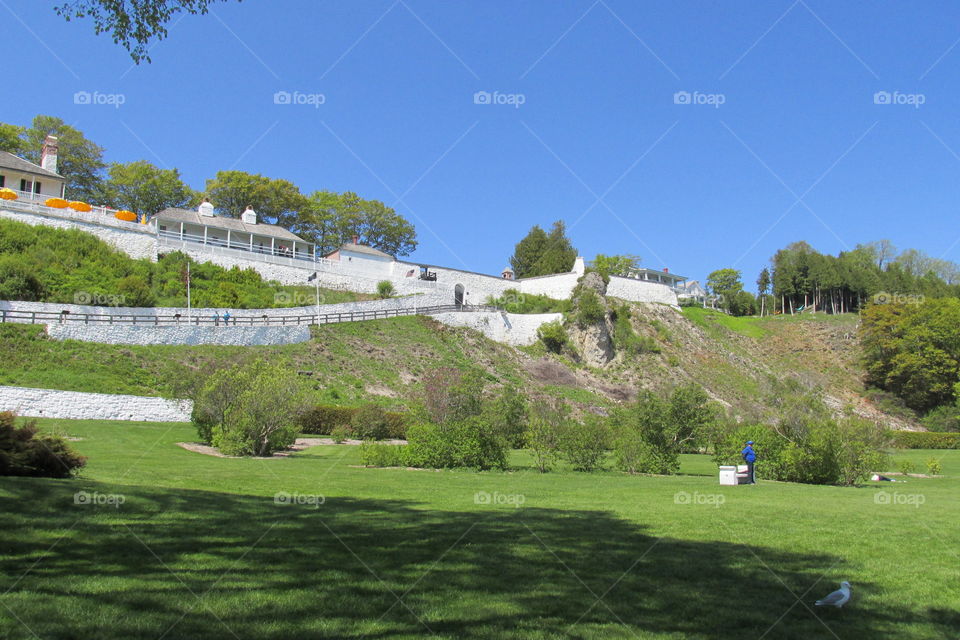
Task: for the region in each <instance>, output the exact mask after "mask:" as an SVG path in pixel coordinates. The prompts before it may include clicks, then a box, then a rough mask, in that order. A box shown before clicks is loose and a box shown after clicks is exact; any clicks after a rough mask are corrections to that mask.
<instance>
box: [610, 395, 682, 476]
mask: <svg viewBox="0 0 960 640" xmlns="http://www.w3.org/2000/svg"><path fill="white" fill-rule="evenodd" d="M611 424H612V426H613V430H614V434H615V435H614V439H613V445H614V457H615V459H616V461H617V467H618V468H619V469H620V470H622V471H626V472H627V473H657V474H670V473H676V472H677V471H678V470H679V468H680V451H679V447H678V446H677V445H676V442H675V433H674V431H673V425H672V424H671V422H670V405H669V404H668V402H667V401H666V400H665V399H663V398H660V397H658V396H655V395H654V394H652V393H650V392H645V393H641V394H640V396H639V397H638V398H637V402H636V403H634V404H633V405H632V406H630V407H627V408H625V409H621V410H620V411H617V412H616V413H615V414H614V415H613V418H612V420H611Z"/></svg>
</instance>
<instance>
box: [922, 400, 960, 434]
mask: <svg viewBox="0 0 960 640" xmlns="http://www.w3.org/2000/svg"><path fill="white" fill-rule="evenodd" d="M921 422H922V423H923V426H924V427H926V428H927V430H928V431H935V432H937V433H958V432H960V410H958V409H957V407H956V406H955V405H952V404H947V405H943V406H940V407H937V408H936V409H934V410H932V411H931V412H930V413H928V414H927V415H925V416H924V417H923V420H921Z"/></svg>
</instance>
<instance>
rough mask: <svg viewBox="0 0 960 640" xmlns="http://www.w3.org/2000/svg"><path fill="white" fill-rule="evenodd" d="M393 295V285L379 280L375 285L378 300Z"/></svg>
mask: <svg viewBox="0 0 960 640" xmlns="http://www.w3.org/2000/svg"><path fill="white" fill-rule="evenodd" d="M393 293H394V288H393V283H392V282H390V281H389V280H381V281H380V282H378V283H377V295H378V296H379V297H380V298H389V297H390V296H392V295H393Z"/></svg>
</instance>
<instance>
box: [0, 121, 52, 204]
mask: <svg viewBox="0 0 960 640" xmlns="http://www.w3.org/2000/svg"><path fill="white" fill-rule="evenodd" d="M66 186H67V179H66V178H64V177H63V176H61V175H60V174H59V173H57V139H56V138H55V137H53V136H47V139H46V141H45V142H44V144H43V151H42V155H41V160H40V164H34V163H32V162H30V161H28V160H24V159H23V158H21V157H19V156H15V155H13V154H12V153H8V152H6V151H0V188H3V187H6V188H7V189H13V190H14V191H19V192H21V193H23V194H34V195H40V196H47V197H50V198H62V197H63V195H64V191H65V189H66Z"/></svg>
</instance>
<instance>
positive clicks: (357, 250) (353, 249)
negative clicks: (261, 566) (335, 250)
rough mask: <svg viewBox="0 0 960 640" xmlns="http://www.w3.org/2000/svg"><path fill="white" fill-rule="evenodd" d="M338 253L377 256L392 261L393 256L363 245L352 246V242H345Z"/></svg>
mask: <svg viewBox="0 0 960 640" xmlns="http://www.w3.org/2000/svg"><path fill="white" fill-rule="evenodd" d="M339 250H340V251H350V252H352V253H365V254H367V255H368V256H378V257H380V258H390V259H391V260H393V256H392V255H390V254H389V253H384V252H383V251H380V250H379V249H374V248H373V247H368V246H366V245H364V244H354V243H353V242H347V243H346V244H344V245H343V246H342V247H340V249H339Z"/></svg>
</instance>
